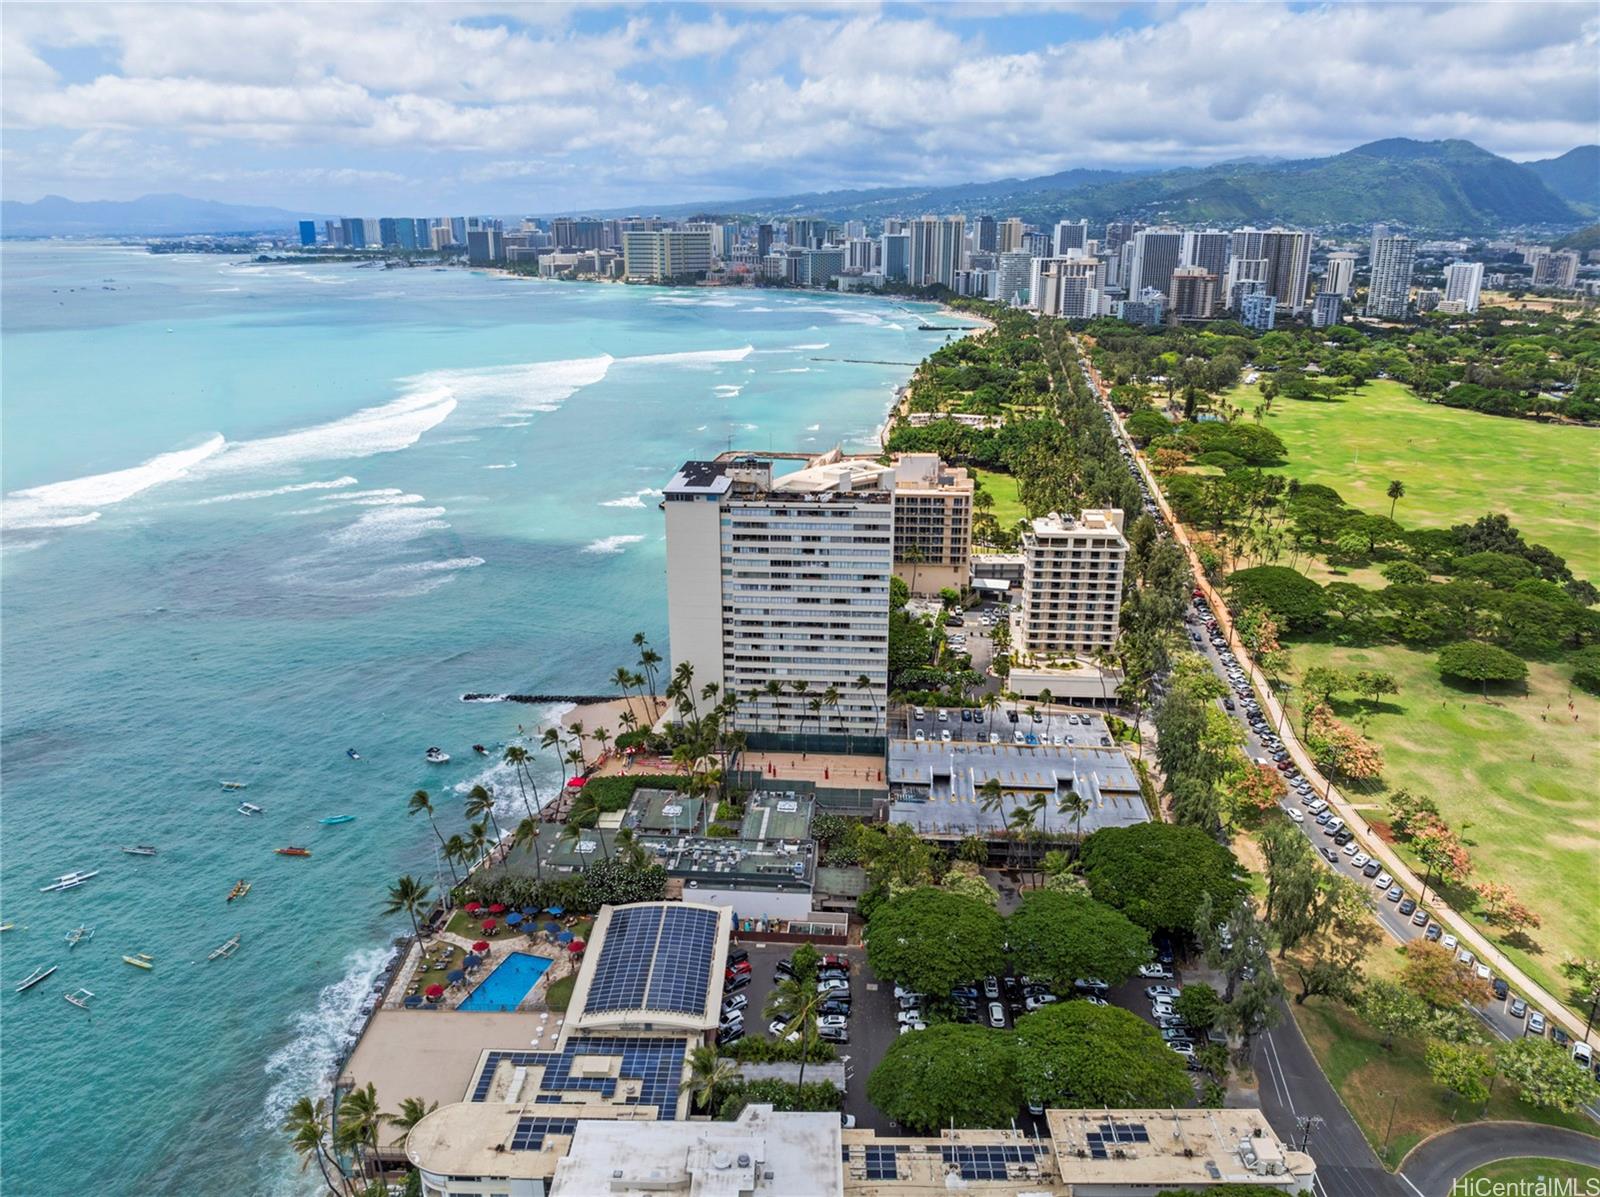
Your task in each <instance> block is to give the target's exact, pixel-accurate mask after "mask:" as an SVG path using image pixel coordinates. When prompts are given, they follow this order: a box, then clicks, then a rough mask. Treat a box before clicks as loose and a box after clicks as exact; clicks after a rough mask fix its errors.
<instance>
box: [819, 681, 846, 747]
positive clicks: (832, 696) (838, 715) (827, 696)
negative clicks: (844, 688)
mask: <svg viewBox="0 0 1600 1197" xmlns="http://www.w3.org/2000/svg"><path fill="white" fill-rule="evenodd" d="M839 698H840V694H839V687H838V686H831V685H830V686H829V687H828V688H827V689H826V690H824V691H823V692H822V701H823V702H824V703H826V704H827V705H828V706H830V707H832V708H833V717H834V719H835V720H837V721H838V724H839V730H840V731H842V732H844V750H845V752H846V753H849V751H850V729H849V727H848V726H847V725H846V724H845V721H844V712H842V711H841V710H840V709H839Z"/></svg>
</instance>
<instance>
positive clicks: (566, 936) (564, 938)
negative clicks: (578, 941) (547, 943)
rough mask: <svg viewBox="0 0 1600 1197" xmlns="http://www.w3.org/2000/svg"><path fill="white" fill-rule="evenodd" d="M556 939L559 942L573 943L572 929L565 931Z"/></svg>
mask: <svg viewBox="0 0 1600 1197" xmlns="http://www.w3.org/2000/svg"><path fill="white" fill-rule="evenodd" d="M556 941H557V942H558V943H571V942H572V932H571V931H563V932H562V933H561V934H560V935H558V936H556Z"/></svg>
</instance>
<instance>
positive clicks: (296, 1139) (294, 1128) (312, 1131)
mask: <svg viewBox="0 0 1600 1197" xmlns="http://www.w3.org/2000/svg"><path fill="white" fill-rule="evenodd" d="M278 1126H279V1129H280V1130H282V1131H283V1132H284V1133H286V1134H287V1135H288V1136H289V1141H290V1143H291V1144H292V1146H293V1147H294V1150H295V1154H296V1155H298V1156H299V1157H300V1171H302V1172H304V1171H305V1170H306V1169H307V1168H309V1167H310V1166H311V1161H312V1160H316V1161H317V1170H318V1171H319V1172H321V1173H322V1183H323V1184H325V1185H327V1186H328V1192H330V1193H332V1194H334V1197H339V1190H338V1189H336V1188H335V1187H334V1185H333V1181H332V1180H331V1179H330V1178H329V1175H328V1172H329V1169H332V1170H334V1171H335V1172H337V1173H338V1174H339V1180H340V1181H341V1182H342V1181H343V1180H344V1178H345V1177H344V1170H343V1169H341V1168H340V1167H339V1165H338V1162H337V1161H336V1160H335V1159H334V1158H333V1153H332V1152H331V1151H330V1150H329V1147H328V1103H327V1101H326V1100H325V1099H324V1098H321V1097H318V1098H316V1099H315V1100H313V1099H312V1098H309V1097H300V1098H296V1099H295V1103H294V1104H293V1105H292V1106H290V1107H289V1112H288V1113H287V1114H285V1115H284V1116H283V1121H282V1122H281V1123H279V1124H278Z"/></svg>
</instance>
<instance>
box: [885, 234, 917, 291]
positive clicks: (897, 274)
mask: <svg viewBox="0 0 1600 1197" xmlns="http://www.w3.org/2000/svg"><path fill="white" fill-rule="evenodd" d="M878 246H879V249H878V253H879V263H880V268H881V269H882V270H883V277H884V278H885V279H887V280H888V281H890V282H892V283H904V282H908V281H910V278H911V234H910V233H885V234H883V236H881V237H879V238H878Z"/></svg>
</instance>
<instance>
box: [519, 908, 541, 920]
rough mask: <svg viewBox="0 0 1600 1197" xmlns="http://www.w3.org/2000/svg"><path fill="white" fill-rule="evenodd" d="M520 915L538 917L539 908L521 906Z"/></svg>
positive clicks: (527, 917)
mask: <svg viewBox="0 0 1600 1197" xmlns="http://www.w3.org/2000/svg"><path fill="white" fill-rule="evenodd" d="M522 917H523V918H525V919H536V918H538V917H539V910H538V908H537V907H534V906H524V907H523V908H522Z"/></svg>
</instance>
